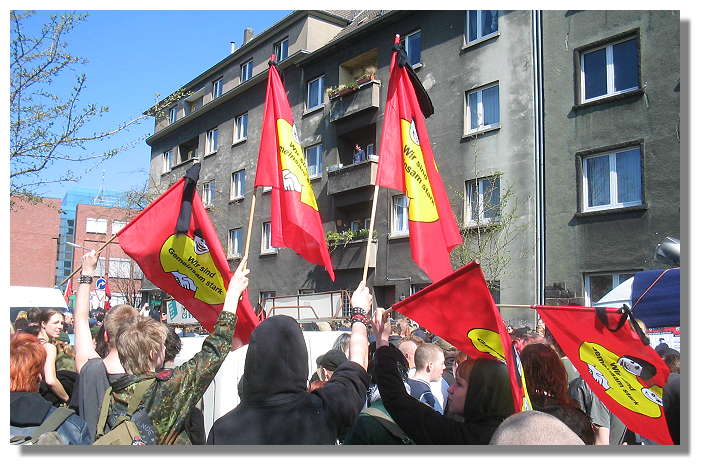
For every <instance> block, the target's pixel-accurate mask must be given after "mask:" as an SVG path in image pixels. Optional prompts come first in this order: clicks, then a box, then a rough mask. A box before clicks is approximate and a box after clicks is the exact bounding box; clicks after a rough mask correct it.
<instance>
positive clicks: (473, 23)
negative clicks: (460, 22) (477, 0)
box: [467, 10, 477, 42]
mask: <svg viewBox="0 0 705 470" xmlns="http://www.w3.org/2000/svg"><path fill="white" fill-rule="evenodd" d="M468 16H469V19H468V39H467V40H468V42H470V41H474V40H475V39H477V10H470V11H469V12H468Z"/></svg>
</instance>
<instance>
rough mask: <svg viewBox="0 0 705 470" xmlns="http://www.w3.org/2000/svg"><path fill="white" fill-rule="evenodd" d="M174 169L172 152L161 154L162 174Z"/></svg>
mask: <svg viewBox="0 0 705 470" xmlns="http://www.w3.org/2000/svg"><path fill="white" fill-rule="evenodd" d="M173 167H174V151H173V150H167V151H166V152H164V153H162V174H164V173H169V172H170V171H171V169H172V168H173Z"/></svg>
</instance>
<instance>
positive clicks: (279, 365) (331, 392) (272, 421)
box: [207, 282, 372, 445]
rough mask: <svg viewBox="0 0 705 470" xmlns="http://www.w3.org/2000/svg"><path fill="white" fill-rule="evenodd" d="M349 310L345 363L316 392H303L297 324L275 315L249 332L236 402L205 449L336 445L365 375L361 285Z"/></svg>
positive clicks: (366, 297)
mask: <svg viewBox="0 0 705 470" xmlns="http://www.w3.org/2000/svg"><path fill="white" fill-rule="evenodd" d="M351 304H352V306H353V316H352V321H353V323H352V334H351V337H350V356H349V357H350V359H349V360H346V361H345V362H343V363H342V364H340V365H339V366H338V367H337V368H336V370H335V372H334V373H333V375H332V376H331V378H330V380H329V381H328V382H327V383H326V384H325V385H324V386H323V387H321V388H319V389H317V390H314V391H313V392H308V391H307V390H306V379H307V378H308V360H307V357H308V354H307V350H306V343H305V341H304V337H303V333H302V332H301V328H300V327H299V325H298V323H297V322H296V320H294V319H293V318H291V317H288V316H285V315H275V316H273V317H270V318H267V319H266V320H265V321H263V322H262V323H260V324H259V325H258V326H257V328H255V330H254V331H253V332H252V336H251V337H250V344H249V346H248V349H247V354H246V356H245V371H244V374H243V376H242V380H241V383H242V394H241V402H240V404H239V405H238V406H236V407H235V408H234V409H233V410H231V411H229V412H228V413H226V414H225V415H223V416H221V417H220V418H218V419H217V420H216V421H215V423H213V427H212V428H211V430H210V433H209V434H208V441H207V444H213V445H220V444H270V445H271V444H335V443H336V441H337V440H342V438H343V437H344V436H345V434H346V433H347V432H348V430H349V429H350V427H352V424H353V423H354V422H355V419H356V418H357V415H358V413H359V412H360V410H361V409H362V407H363V405H364V402H365V397H366V391H367V387H368V385H369V376H368V375H367V370H366V366H367V349H368V343H367V328H366V327H365V320H366V315H367V313H368V312H369V310H370V307H371V305H372V296H371V294H370V292H369V289H368V288H367V287H365V285H364V282H361V283H360V285H359V286H358V288H357V290H356V291H355V292H354V293H353V295H352V298H351Z"/></svg>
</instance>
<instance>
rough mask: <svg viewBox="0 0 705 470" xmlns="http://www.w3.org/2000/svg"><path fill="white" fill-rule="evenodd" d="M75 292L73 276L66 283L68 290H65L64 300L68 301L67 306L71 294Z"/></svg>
mask: <svg viewBox="0 0 705 470" xmlns="http://www.w3.org/2000/svg"><path fill="white" fill-rule="evenodd" d="M72 294H73V278H71V279H69V283H68V284H66V290H65V291H64V301H66V306H68V305H69V301H70V300H71V295H72Z"/></svg>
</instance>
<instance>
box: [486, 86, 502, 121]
mask: <svg viewBox="0 0 705 470" xmlns="http://www.w3.org/2000/svg"><path fill="white" fill-rule="evenodd" d="M482 110H483V116H484V121H485V122H484V123H483V124H484V125H485V126H489V125H491V124H497V123H498V122H499V85H495V86H492V87H490V88H485V89H484V90H482Z"/></svg>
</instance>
